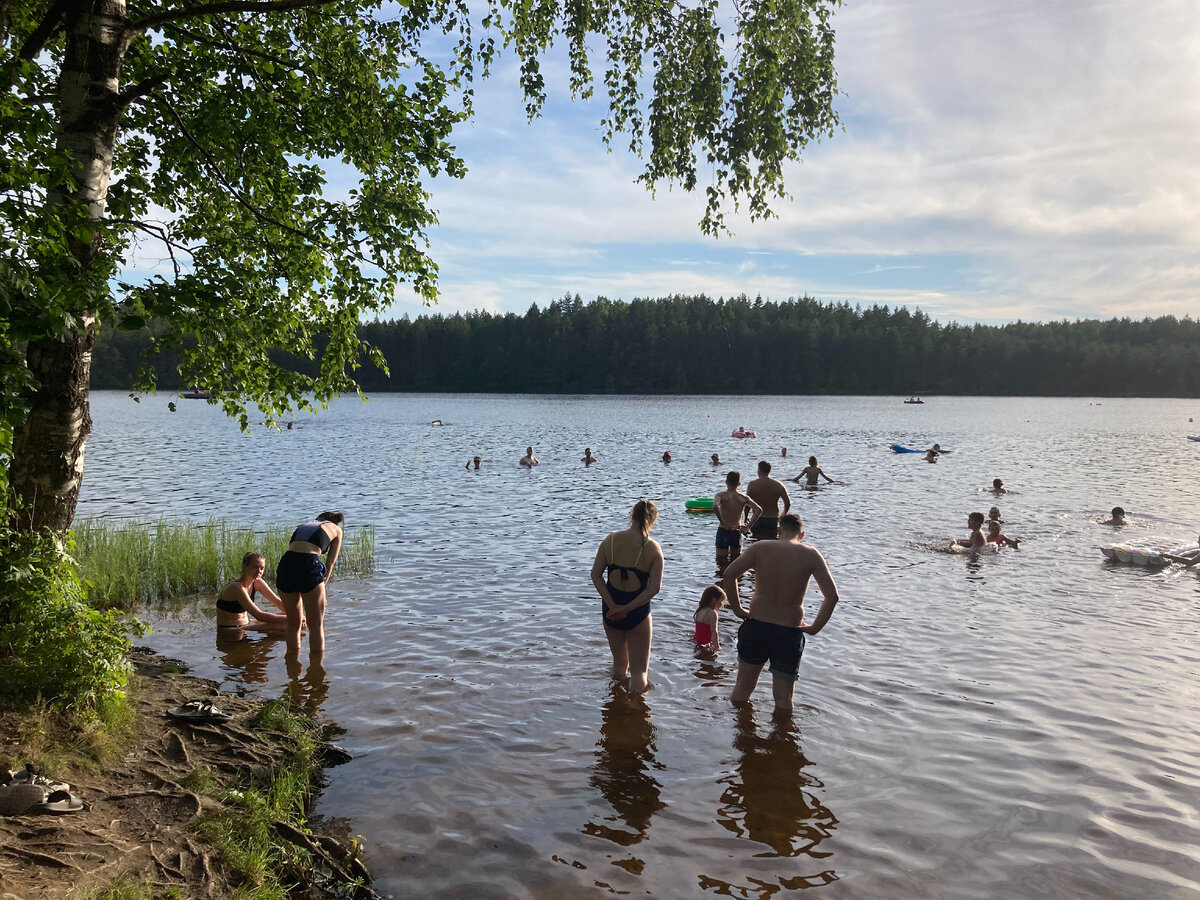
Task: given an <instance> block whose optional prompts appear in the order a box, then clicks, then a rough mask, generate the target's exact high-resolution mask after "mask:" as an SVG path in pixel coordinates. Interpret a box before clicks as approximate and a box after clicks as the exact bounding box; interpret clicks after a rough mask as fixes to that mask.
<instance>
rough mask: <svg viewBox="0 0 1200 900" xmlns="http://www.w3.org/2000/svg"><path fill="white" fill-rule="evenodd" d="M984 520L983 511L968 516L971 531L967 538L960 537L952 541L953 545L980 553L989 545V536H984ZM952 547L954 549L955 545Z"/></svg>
mask: <svg viewBox="0 0 1200 900" xmlns="http://www.w3.org/2000/svg"><path fill="white" fill-rule="evenodd" d="M983 521H984V519H983V513H981V512H973V513H971V514H970V515H969V516H967V527H968V528H969V529H971V533H970V534H969V535H968V536H967V537H965V538H958V539H957V540H954V541H951V542H950V543H951V544H952V545H954V544H957V545H958V546H959V547H966V548H967V550H969V551H970V552H972V553H978V552H979V551H980V550H982V549H983V548H984V547H985V546H986V545H987V538H985V537H984V536H983ZM951 549H953V546H952V547H951Z"/></svg>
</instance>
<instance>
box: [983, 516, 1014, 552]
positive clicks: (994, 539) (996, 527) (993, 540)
mask: <svg viewBox="0 0 1200 900" xmlns="http://www.w3.org/2000/svg"><path fill="white" fill-rule="evenodd" d="M987 526H988V534H987V542H988V543H989V544H999V545H1001V546H1008V547H1012V548H1013V549H1014V550H1016V549H1017V548H1018V545H1019V544H1020V543H1021V539H1020V538H1010V537H1008V536H1007V535H1003V534H1001V533H1000V522H999V520H997V519H989V520H988V523H987Z"/></svg>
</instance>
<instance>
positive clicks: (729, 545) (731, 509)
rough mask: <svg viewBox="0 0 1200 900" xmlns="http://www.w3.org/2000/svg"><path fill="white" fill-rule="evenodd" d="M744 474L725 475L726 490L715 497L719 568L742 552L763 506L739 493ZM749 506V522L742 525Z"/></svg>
mask: <svg viewBox="0 0 1200 900" xmlns="http://www.w3.org/2000/svg"><path fill="white" fill-rule="evenodd" d="M741 483H742V474H741V472H730V473H729V474H728V475H726V476H725V490H723V491H719V492H717V494H715V495H714V496H713V512H715V513H716V514H717V565H722V564H724V563H726V562H728V561H729V560H731V559H733V558H734V557H735V556H737V555H738V554H739V553H741V552H742V535H743V534H749V533H750V529H751V528H753V527H754V523H755V522H757V521H758V517H759V516H761V515H762V507H761V506H759V505H758V504H757V503H756V502H755V501H754V500H753V499H751V498H750V497H749V496H747V495H746V494H743V493H742V492H741V491H739V490H738V486H739V485H740V484H741ZM747 506H748V507H750V519H749V521H747V522H746V523H745V524H744V525H743V524H742V512H743V510H745V509H746V507H747Z"/></svg>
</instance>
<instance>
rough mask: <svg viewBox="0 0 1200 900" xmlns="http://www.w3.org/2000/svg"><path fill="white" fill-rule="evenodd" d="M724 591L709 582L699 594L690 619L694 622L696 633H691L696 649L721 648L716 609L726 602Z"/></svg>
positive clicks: (714, 649) (716, 649)
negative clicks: (698, 600)
mask: <svg viewBox="0 0 1200 900" xmlns="http://www.w3.org/2000/svg"><path fill="white" fill-rule="evenodd" d="M728 599H729V598H728V597H726V596H725V591H724V590H723V589H722V588H721V587H720V586H718V585H715V584H710V585H709V586H708V587H706V588H705V589H704V593H703V594H701V595H700V602H699V604H697V606H696V612H695V613H694V614H693V615H692V621H694V622H695V623H696V633H695V634H693V635H692V643H693V644H695V645H696V649H697V650H704V651H707V652H709V653H716V652H717V651H718V650H720V649H721V635H720V633H718V631H717V611H718V610H720V609H722V608H723V607H724V606H725V604H726V603H727V602H728Z"/></svg>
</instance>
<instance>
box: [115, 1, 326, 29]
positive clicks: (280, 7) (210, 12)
mask: <svg viewBox="0 0 1200 900" xmlns="http://www.w3.org/2000/svg"><path fill="white" fill-rule="evenodd" d="M335 2H338V0H223V2H219V3H205V4H201V5H200V6H192V7H189V8H185V9H172V10H167V11H166V12H161V13H157V14H156V15H153V16H146V17H145V18H143V19H138V20H137V21H136V22H130V23H129V28H130V30H131V31H134V32H142V31H149V30H151V29H153V28H159V27H160V26H162V25H166V24H169V23H171V22H181V21H185V20H187V19H201V18H204V17H205V16H219V15H221V14H223V13H231V12H245V13H262V14H264V15H270V14H271V13H276V12H290V11H291V10H295V9H315V8H318V7H321V6H331V5H333V4H334V3H335Z"/></svg>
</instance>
